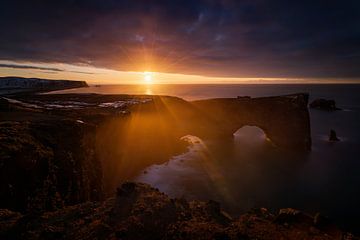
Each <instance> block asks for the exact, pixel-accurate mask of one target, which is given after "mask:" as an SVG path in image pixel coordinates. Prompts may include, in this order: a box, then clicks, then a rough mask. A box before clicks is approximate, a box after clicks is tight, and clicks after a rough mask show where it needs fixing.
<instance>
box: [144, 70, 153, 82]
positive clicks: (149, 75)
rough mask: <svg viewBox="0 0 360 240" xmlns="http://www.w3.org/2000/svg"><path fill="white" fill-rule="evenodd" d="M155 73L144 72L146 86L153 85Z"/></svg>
mask: <svg viewBox="0 0 360 240" xmlns="http://www.w3.org/2000/svg"><path fill="white" fill-rule="evenodd" d="M152 75H153V73H152V72H144V82H145V83H146V84H151V83H152V82H153V76H152Z"/></svg>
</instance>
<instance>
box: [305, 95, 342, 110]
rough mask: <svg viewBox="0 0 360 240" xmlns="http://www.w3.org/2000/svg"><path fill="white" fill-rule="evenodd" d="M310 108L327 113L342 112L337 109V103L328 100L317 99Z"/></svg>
mask: <svg viewBox="0 0 360 240" xmlns="http://www.w3.org/2000/svg"><path fill="white" fill-rule="evenodd" d="M310 108H315V109H320V110H325V111H336V110H341V109H340V108H337V107H336V103H335V101H334V100H327V99H323V98H319V99H315V100H314V101H312V102H311V103H310Z"/></svg>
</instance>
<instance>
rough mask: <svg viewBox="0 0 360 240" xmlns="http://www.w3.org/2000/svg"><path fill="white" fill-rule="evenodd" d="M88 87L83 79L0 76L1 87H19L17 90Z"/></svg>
mask: <svg viewBox="0 0 360 240" xmlns="http://www.w3.org/2000/svg"><path fill="white" fill-rule="evenodd" d="M79 87H88V85H87V83H86V82H85V81H72V80H49V79H41V78H23V77H0V90H1V89H19V90H25V91H26V90H31V91H32V90H34V91H37V90H39V91H40V90H58V89H67V88H79Z"/></svg>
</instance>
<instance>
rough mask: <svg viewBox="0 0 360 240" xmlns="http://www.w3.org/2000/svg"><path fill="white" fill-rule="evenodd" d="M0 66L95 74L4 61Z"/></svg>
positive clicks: (47, 71) (49, 71)
mask: <svg viewBox="0 0 360 240" xmlns="http://www.w3.org/2000/svg"><path fill="white" fill-rule="evenodd" d="M0 68H15V69H34V70H41V71H46V73H57V72H71V73H81V74H95V73H93V72H82V71H69V70H65V69H60V68H52V67H39V66H32V65H18V64H4V63H0Z"/></svg>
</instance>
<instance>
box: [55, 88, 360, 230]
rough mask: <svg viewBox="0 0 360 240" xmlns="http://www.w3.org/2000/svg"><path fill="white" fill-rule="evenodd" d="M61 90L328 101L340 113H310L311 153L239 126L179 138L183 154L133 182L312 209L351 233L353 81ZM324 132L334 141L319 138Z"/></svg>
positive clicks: (242, 203) (358, 164) (228, 202)
mask: <svg viewBox="0 0 360 240" xmlns="http://www.w3.org/2000/svg"><path fill="white" fill-rule="evenodd" d="M62 92H64V93H65V92H66V93H79V92H82V93H84V92H94V93H107V94H115V93H116V94H121V93H128V94H161V95H174V96H179V97H182V98H185V99H187V100H194V99H204V98H215V97H236V96H239V95H242V96H252V97H259V96H271V95H281V94H289V93H296V92H308V93H310V101H311V100H313V99H315V98H320V97H321V98H329V99H335V100H336V102H337V105H338V107H340V108H342V109H344V110H343V111H336V112H323V111H319V110H310V114H311V127H312V140H313V146H312V147H313V150H312V151H311V152H310V153H308V154H303V155H299V154H297V155H295V154H292V153H285V152H281V151H279V150H277V149H274V148H272V147H271V146H269V145H268V143H267V142H266V140H265V136H264V133H263V132H262V130H261V129H259V128H256V127H244V128H242V129H239V130H238V132H237V133H236V136H235V138H234V140H233V141H230V142H223V141H219V142H216V141H213V142H209V141H202V140H201V139H197V138H196V137H194V136H187V137H185V139H184V140H186V141H189V142H190V143H191V145H190V147H189V151H188V152H187V153H185V154H182V155H179V156H174V157H173V158H171V159H169V162H167V163H166V164H163V165H154V166H151V167H149V168H148V169H147V170H146V171H145V172H144V173H143V174H141V175H139V176H137V177H136V180H139V181H143V182H147V183H150V184H152V185H153V186H155V187H157V188H159V189H160V190H162V191H164V192H166V193H167V194H169V195H171V196H173V197H185V198H187V199H203V200H207V199H210V198H211V199H214V200H217V201H219V202H221V203H222V205H223V207H224V208H225V209H227V210H228V211H229V212H231V213H233V214H238V213H241V212H243V211H246V210H248V209H250V208H252V207H267V208H269V209H273V210H276V209H278V208H284V207H293V208H298V209H302V210H304V211H307V212H310V213H315V212H318V211H319V212H321V213H323V214H325V215H327V216H329V217H330V218H331V219H333V220H335V221H336V222H337V223H338V224H340V225H342V226H344V227H345V228H347V229H350V230H352V231H354V232H358V233H359V229H360V217H359V216H360V207H359V203H360V185H359V184H360V85H151V86H135V85H133V86H131V85H128V86H120V85H119V86H101V87H89V88H84V89H72V90H66V91H62ZM330 129H335V130H336V132H337V134H338V137H339V138H340V139H341V140H342V141H341V142H337V143H330V142H328V141H327V137H328V133H329V131H330Z"/></svg>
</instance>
